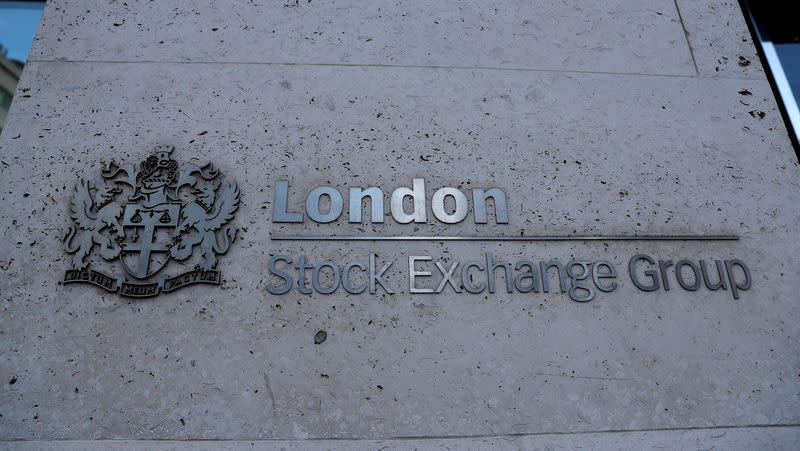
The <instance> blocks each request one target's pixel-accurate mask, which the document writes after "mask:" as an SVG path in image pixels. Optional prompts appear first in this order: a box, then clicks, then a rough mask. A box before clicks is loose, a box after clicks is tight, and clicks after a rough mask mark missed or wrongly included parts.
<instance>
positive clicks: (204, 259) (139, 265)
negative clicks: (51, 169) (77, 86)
mask: <svg viewBox="0 0 800 451" xmlns="http://www.w3.org/2000/svg"><path fill="white" fill-rule="evenodd" d="M173 150H174V147H171V146H157V147H156V148H155V152H154V153H153V154H152V155H150V156H149V157H148V158H147V159H146V160H145V161H143V162H142V163H141V164H140V165H139V167H138V168H137V167H135V166H134V165H132V164H124V165H121V166H120V165H117V164H116V163H115V162H113V161H112V162H111V163H110V164H108V166H107V167H106V168H104V169H103V170H102V172H101V177H99V178H97V179H96V180H92V181H87V180H83V179H81V180H80V181H79V182H78V183H77V184H76V185H75V192H74V194H73V196H72V200H71V202H70V217H71V218H72V220H73V221H74V223H73V224H72V225H70V226H69V228H68V230H67V234H66V237H65V238H64V245H65V247H66V251H67V253H69V254H71V256H72V258H71V260H72V267H73V269H70V270H68V271H67V272H66V274H65V275H64V283H79V282H80V283H91V284H94V285H98V286H100V287H102V288H105V289H106V290H108V291H118V292H119V293H120V294H122V295H123V296H132V297H149V296H155V295H157V294H159V293H160V292H169V291H174V290H176V289H178V288H181V287H183V286H186V285H189V284H194V283H210V284H219V282H220V273H219V271H218V270H217V269H216V266H217V256H218V255H221V254H224V253H226V252H227V251H228V248H229V246H230V244H231V243H232V242H233V241H234V240H235V239H236V232H237V229H236V228H235V227H234V226H233V225H232V224H230V222H231V220H232V219H233V216H234V214H235V213H236V210H237V209H238V208H239V188H238V186H237V185H236V182H234V181H226V180H225V177H224V176H223V175H222V174H221V173H220V172H219V171H218V170H216V169H215V168H214V167H213V165H212V164H211V163H209V164H207V165H205V166H202V167H200V166H198V165H196V164H188V165H186V166H185V167H184V168H183V169H180V168H179V165H178V162H177V161H175V160H173V159H172V158H171V154H172V152H173ZM95 250H97V251H98V252H97V253H96V254H93V253H92V252H93V251H95ZM101 264H102V265H104V267H107V266H109V264H112V265H113V264H116V266H117V268H118V269H119V270H120V272H118V273H117V274H116V275H109V274H107V273H105V272H102V271H101V270H100V269H99V268H98V266H100V265H101ZM170 264H174V265H182V266H183V268H184V272H182V273H180V274H177V275H173V276H169V275H166V274H163V273H161V272H162V270H164V269H165V268H166V267H167V266H168V265H170ZM187 266H188V267H190V268H192V267H193V268H192V269H190V270H189V271H185V269H186V267H187Z"/></svg>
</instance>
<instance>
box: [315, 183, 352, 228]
mask: <svg viewBox="0 0 800 451" xmlns="http://www.w3.org/2000/svg"><path fill="white" fill-rule="evenodd" d="M322 196H328V198H329V199H330V201H331V208H330V209H329V210H328V212H327V213H321V212H320V211H319V201H320V198H321V197H322ZM342 208H344V200H343V199H342V195H341V193H339V191H337V190H336V188H332V187H330V186H320V187H317V188H314V189H313V190H311V192H310V193H308V196H306V213H308V217H309V218H311V220H312V221H314V222H322V223H327V222H333V221H335V220H337V219H339V216H341V214H342Z"/></svg>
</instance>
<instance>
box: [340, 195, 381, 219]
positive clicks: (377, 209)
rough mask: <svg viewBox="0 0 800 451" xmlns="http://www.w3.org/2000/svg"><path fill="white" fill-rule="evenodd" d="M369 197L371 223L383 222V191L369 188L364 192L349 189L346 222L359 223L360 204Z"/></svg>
mask: <svg viewBox="0 0 800 451" xmlns="http://www.w3.org/2000/svg"><path fill="white" fill-rule="evenodd" d="M365 197H369V204H370V211H371V220H372V222H378V223H380V222H383V191H381V190H380V189H379V188H375V187H371V188H367V189H365V190H362V189H361V188H350V215H349V216H350V217H349V219H348V222H354V223H361V204H362V202H363V199H364V198H365Z"/></svg>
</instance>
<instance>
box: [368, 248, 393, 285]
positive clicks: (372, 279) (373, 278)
mask: <svg viewBox="0 0 800 451" xmlns="http://www.w3.org/2000/svg"><path fill="white" fill-rule="evenodd" d="M392 263H394V262H389V263H386V264H384V265H383V267H381V270H380V271H378V272H377V273H376V272H375V254H369V292H370V294H375V292H376V291H377V287H376V285H375V283H376V282H377V284H378V285H380V286H381V287H383V289H384V290H386V292H387V293H389V294H394V291H392V289H391V288H389V285H388V284H387V283H386V281H385V280H383V278H382V276H383V273H385V272H386V270H387V269H389V267H390V266H392Z"/></svg>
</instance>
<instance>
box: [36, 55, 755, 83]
mask: <svg viewBox="0 0 800 451" xmlns="http://www.w3.org/2000/svg"><path fill="white" fill-rule="evenodd" d="M28 63H42V64H47V63H55V64H64V63H69V64H191V65H203V64H205V65H220V66H225V65H229V66H235V65H244V66H282V67H345V68H359V67H361V68H379V69H433V70H441V69H445V70H473V71H506V72H544V73H547V72H549V73H564V74H589V75H630V76H637V77H666V78H684V79H710V80H766V76H764V77H760V76H742V77H731V76H719V75H693V74H689V75H682V74H655V73H646V72H609V71H591V70H575V69H544V68H543V69H535V68H525V67H491V66H423V65H401V64H357V63H353V64H347V63H292V62H253V61H156V60H138V61H114V60H68V59H65V58H57V59H52V60H41V59H29V60H28V62H27V63H26V64H28Z"/></svg>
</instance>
